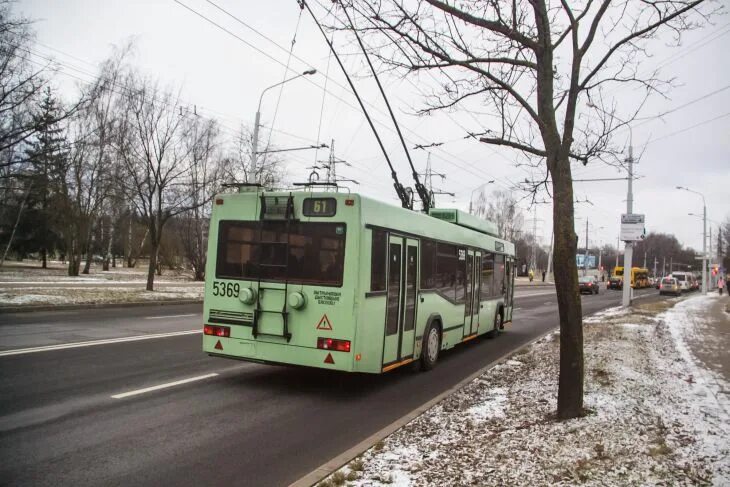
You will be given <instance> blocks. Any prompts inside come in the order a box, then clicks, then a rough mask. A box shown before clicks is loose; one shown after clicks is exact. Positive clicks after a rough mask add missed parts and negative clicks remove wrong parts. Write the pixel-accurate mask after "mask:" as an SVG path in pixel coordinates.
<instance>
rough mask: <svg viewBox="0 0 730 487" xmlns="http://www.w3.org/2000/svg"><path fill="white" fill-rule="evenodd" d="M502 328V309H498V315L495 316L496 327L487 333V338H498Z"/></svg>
mask: <svg viewBox="0 0 730 487" xmlns="http://www.w3.org/2000/svg"><path fill="white" fill-rule="evenodd" d="M501 328H502V310H501V309H500V310H499V311H497V315H496V316H495V317H494V329H493V330H490V331H488V332H487V333H486V336H487V338H496V337H497V336H498V335H499V330H500V329H501Z"/></svg>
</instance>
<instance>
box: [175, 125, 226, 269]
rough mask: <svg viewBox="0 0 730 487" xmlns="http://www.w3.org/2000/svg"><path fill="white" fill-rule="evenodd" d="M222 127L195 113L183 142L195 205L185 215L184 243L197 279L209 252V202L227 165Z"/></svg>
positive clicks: (192, 202)
mask: <svg viewBox="0 0 730 487" xmlns="http://www.w3.org/2000/svg"><path fill="white" fill-rule="evenodd" d="M219 139H220V130H219V128H218V125H217V123H216V122H215V121H213V120H210V119H203V118H200V117H194V118H193V119H192V120H191V121H190V122H189V123H188V127H187V128H186V130H185V136H184V139H183V143H184V144H185V145H186V146H187V149H188V153H189V154H190V156H189V157H190V160H191V162H192V167H191V168H190V172H189V174H188V178H189V179H188V184H189V185H190V195H191V204H192V205H193V208H192V209H191V210H190V211H188V212H186V213H185V214H183V215H182V218H181V222H180V223H181V232H182V235H183V238H182V239H181V244H182V246H183V249H184V251H185V254H186V257H187V259H188V262H189V263H190V265H191V267H192V268H193V275H194V278H195V280H197V281H202V280H203V279H204V278H205V263H206V255H207V236H208V219H209V218H210V211H209V210H210V208H209V205H208V203H209V202H210V201H211V199H212V198H213V196H214V195H215V193H216V192H217V191H218V190H219V189H220V188H221V184H222V183H223V177H224V174H225V172H226V171H225V167H224V162H225V161H223V159H222V157H221V153H220V148H219V144H220V140H219Z"/></svg>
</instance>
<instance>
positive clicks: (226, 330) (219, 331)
mask: <svg viewBox="0 0 730 487" xmlns="http://www.w3.org/2000/svg"><path fill="white" fill-rule="evenodd" d="M203 333H205V334H206V335H213V336H217V337H230V336H231V328H230V327H228V326H215V325H205V326H204V327H203Z"/></svg>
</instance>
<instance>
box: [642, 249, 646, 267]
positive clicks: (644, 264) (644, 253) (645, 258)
mask: <svg viewBox="0 0 730 487" xmlns="http://www.w3.org/2000/svg"><path fill="white" fill-rule="evenodd" d="M642 267H643V268H644V269H646V250H645V251H644V265H643V266H642Z"/></svg>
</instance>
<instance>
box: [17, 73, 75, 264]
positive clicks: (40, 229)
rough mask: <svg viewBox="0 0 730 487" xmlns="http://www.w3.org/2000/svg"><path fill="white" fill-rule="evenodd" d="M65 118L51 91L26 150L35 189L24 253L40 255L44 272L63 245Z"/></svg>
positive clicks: (44, 99)
mask: <svg viewBox="0 0 730 487" xmlns="http://www.w3.org/2000/svg"><path fill="white" fill-rule="evenodd" d="M62 114H63V110H62V108H61V105H60V103H59V101H58V99H57V97H56V95H55V94H54V93H53V91H52V90H51V89H50V87H47V88H46V89H45V90H44V92H43V95H42V97H41V99H40V101H39V102H38V106H37V109H36V111H35V113H34V114H33V119H34V123H35V124H36V126H37V127H38V131H37V132H36V134H35V135H34V136H33V138H32V139H31V140H30V141H29V142H28V147H27V148H26V150H25V153H26V158H27V160H28V170H29V173H30V174H29V178H28V182H27V184H30V185H32V186H31V188H32V189H31V192H30V198H29V208H30V211H29V217H30V218H29V221H30V223H31V224H32V227H31V228H32V230H31V234H30V235H28V237H27V239H26V242H25V244H26V246H27V247H26V249H24V250H26V251H29V252H34V251H39V252H40V254H41V260H42V266H43V268H44V269H45V268H46V266H47V259H48V253H49V252H52V251H55V250H56V249H57V247H58V244H59V242H60V239H59V237H58V225H57V219H58V212H57V211H56V208H58V205H57V203H60V201H59V200H62V199H63V197H64V194H65V191H64V187H65V184H66V151H67V144H66V137H65V131H64V127H63V125H62V123H61V122H60V120H61V119H62V118H63V116H62Z"/></svg>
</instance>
